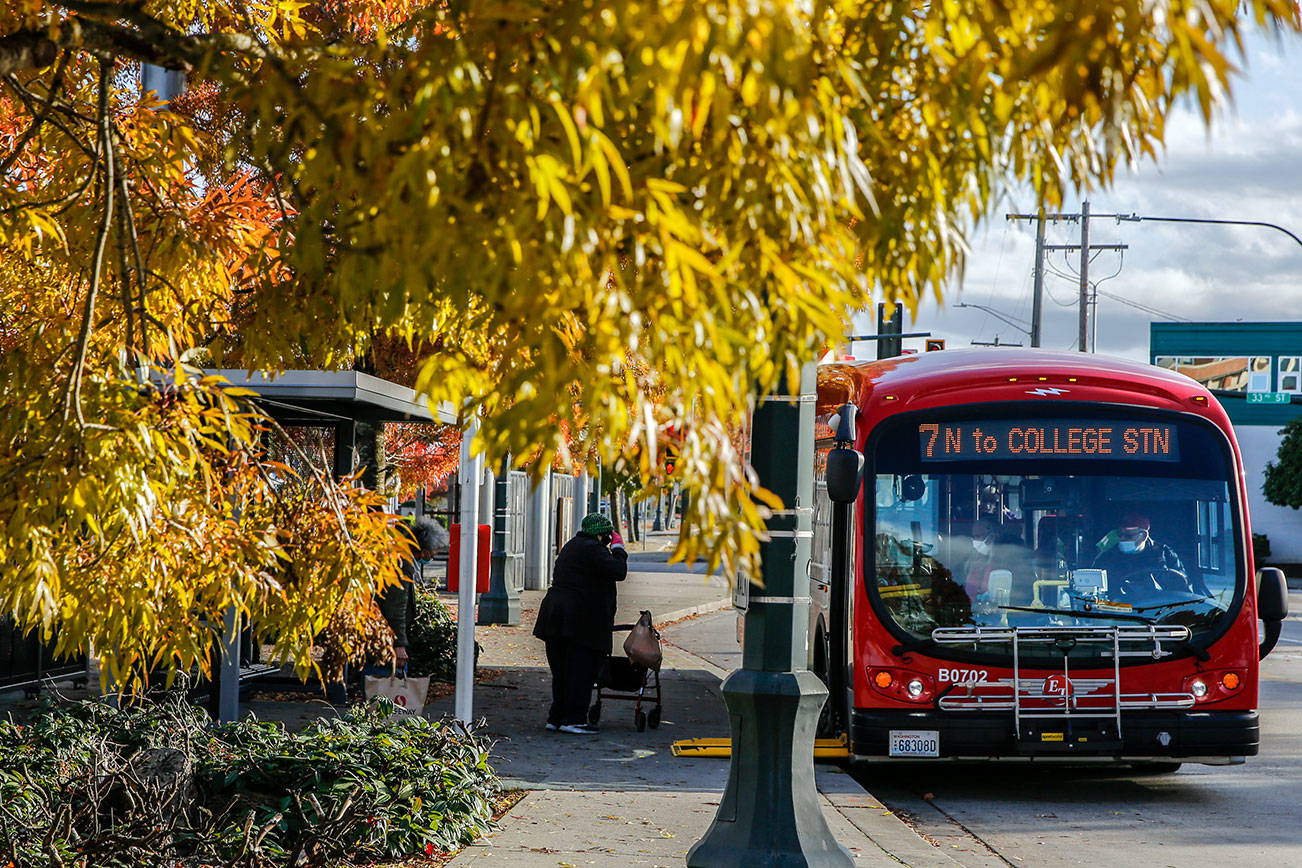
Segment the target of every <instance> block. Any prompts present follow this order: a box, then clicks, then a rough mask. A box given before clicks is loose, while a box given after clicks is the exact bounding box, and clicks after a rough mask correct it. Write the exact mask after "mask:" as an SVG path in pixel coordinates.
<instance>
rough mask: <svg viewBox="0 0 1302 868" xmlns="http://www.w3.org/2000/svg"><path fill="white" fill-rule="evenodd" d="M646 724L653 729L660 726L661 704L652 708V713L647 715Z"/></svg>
mask: <svg viewBox="0 0 1302 868" xmlns="http://www.w3.org/2000/svg"><path fill="white" fill-rule="evenodd" d="M646 725H647V726H649V727H651V728H652V729H659V728H660V706H658V705H657V706H656V707H655V708H653V709H651V713H650V714H649V715H647V719H646Z"/></svg>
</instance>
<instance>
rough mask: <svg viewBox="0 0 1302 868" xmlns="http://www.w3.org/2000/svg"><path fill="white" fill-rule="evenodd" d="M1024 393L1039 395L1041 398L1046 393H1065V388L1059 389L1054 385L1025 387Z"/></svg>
mask: <svg viewBox="0 0 1302 868" xmlns="http://www.w3.org/2000/svg"><path fill="white" fill-rule="evenodd" d="M1026 394H1028V395H1039V396H1040V397H1041V398H1043V397H1045V396H1046V395H1065V394H1067V390H1066V389H1059V388H1056V387H1054V386H1042V387H1041V388H1039V389H1027V390H1026Z"/></svg>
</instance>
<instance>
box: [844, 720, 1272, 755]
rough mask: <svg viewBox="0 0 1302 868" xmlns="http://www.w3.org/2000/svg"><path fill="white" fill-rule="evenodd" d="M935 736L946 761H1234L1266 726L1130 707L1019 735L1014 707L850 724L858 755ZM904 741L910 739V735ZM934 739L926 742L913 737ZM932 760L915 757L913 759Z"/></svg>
mask: <svg viewBox="0 0 1302 868" xmlns="http://www.w3.org/2000/svg"><path fill="white" fill-rule="evenodd" d="M892 732H896V733H897V734H898V733H935V734H936V735H937V736H938V744H939V749H938V751H937V755H938V756H939V757H940V758H947V759H957V758H973V759H977V758H981V759H984V758H991V757H1001V758H1010V757H1021V758H1030V757H1037V758H1038V757H1043V758H1046V759H1049V758H1054V759H1061V760H1071V759H1102V758H1113V759H1174V760H1192V761H1209V762H1216V761H1218V760H1219V761H1222V762H1223V761H1226V760H1229V761H1231V762H1233V761H1234V760H1236V759H1238V758H1242V757H1248V756H1256V755H1257V749H1258V746H1259V745H1260V742H1261V729H1260V723H1259V719H1258V715H1257V712H1256V711H1212V712H1175V711H1151V712H1126V713H1123V714H1122V716H1121V732H1120V733H1119V734H1118V733H1117V732H1116V720H1115V718H1087V717H1073V718H1071V719H1067V718H1062V717H1055V718H1036V719H1031V720H1028V719H1023V721H1022V731H1021V733H1020V735H1019V733H1018V732H1017V728H1016V727H1015V725H1014V722H1013V716H1012V714H1010V713H1008V712H962V713H954V712H939V711H934V710H933V711H905V710H900V711H888V710H881V709H863V708H856V709H854V711H853V713H852V715H851V723H850V743H851V752H852V754H853V755H854V756H855V757H859V758H874V757H882V758H885V757H890V758H892V759H894V758H897V757H893V756H892V755H891V750H890V746H891V743H892V738H891V733H892ZM896 741H897V742H898V743H901V744H907V743H908V742H907V741H904V740H902V739H897V740H896ZM912 742H913V743H915V744H928V743H929V742H928V741H927V740H926V739H922V740H917V739H913V740H912ZM898 758H902V759H903V758H919V759H925V758H928V757H923V756H919V755H918V754H913V755H911V756H909V757H904V756H900V757H898Z"/></svg>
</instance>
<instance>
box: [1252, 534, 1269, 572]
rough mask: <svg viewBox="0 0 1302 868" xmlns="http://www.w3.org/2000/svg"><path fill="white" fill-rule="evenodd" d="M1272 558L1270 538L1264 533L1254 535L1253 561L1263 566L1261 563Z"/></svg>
mask: <svg viewBox="0 0 1302 868" xmlns="http://www.w3.org/2000/svg"><path fill="white" fill-rule="evenodd" d="M1268 557H1270V537H1268V536H1266V535H1265V534H1264V533H1254V534H1253V535H1252V559H1253V560H1254V561H1256V562H1257V566H1261V562H1262V561H1264V560H1265V559H1266V558H1268Z"/></svg>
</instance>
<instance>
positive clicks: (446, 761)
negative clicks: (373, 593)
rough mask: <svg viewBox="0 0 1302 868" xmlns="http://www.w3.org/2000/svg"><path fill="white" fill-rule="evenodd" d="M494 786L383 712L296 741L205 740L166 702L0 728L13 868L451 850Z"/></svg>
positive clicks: (452, 741) (437, 737)
mask: <svg viewBox="0 0 1302 868" xmlns="http://www.w3.org/2000/svg"><path fill="white" fill-rule="evenodd" d="M497 789H498V784H497V780H496V778H495V777H494V775H493V773H492V770H491V769H490V768H489V767H488V750H487V745H485V744H484V743H483V741H482V740H480V739H479V738H478V737H477V736H475V735H474V734H473V733H471V732H468V731H466V730H465V729H464V728H463V727H461V726H460V725H459V724H455V723H453V724H443V723H434V722H431V721H429V720H426V719H425V718H423V717H417V716H408V715H403V714H400V713H398V712H396V710H395V709H394V707H393V705H392V704H390V703H387V702H381V703H368V704H366V705H364V706H361V707H359V708H356V709H353V710H350V711H349V712H347V713H346V714H344V715H343V716H341V717H337V718H324V719H321V720H319V721H317V722H315V723H313V724H311V725H309V726H308V727H307V728H306V729H304V730H302V731H301V732H298V733H290V732H287V731H286V730H285V728H284V727H283V726H282V725H280V724H278V723H266V722H261V721H255V720H245V721H241V722H239V723H235V724H230V725H227V726H222V727H216V728H212V727H210V726H209V721H208V719H207V716H206V715H205V714H204V713H203V712H202V711H199V710H197V709H194V708H192V707H191V706H189V705H187V704H186V703H184V702H182V701H180V700H177V699H167V700H164V701H162V702H159V703H155V704H151V705H146V706H144V707H140V708H132V709H129V710H125V711H117V710H114V709H112V708H110V707H109V706H107V705H103V704H99V703H90V702H81V703H59V704H54V703H47V704H46V705H45V706H44V707H43V708H42V709H41V711H40V713H39V714H38V715H37V717H36V719H35V721H34V722H33V723H31V724H28V725H19V724H15V723H13V722H12V721H10V722H0V854H3V855H4V856H5V857H7V858H9V859H12V860H13V861H14V862H15V863H17V864H20V865H34V866H46V865H59V864H65V865H77V864H79V865H86V866H96V868H98V866H114V868H116V866H127V865H133V866H136V865H155V864H172V863H174V862H178V863H180V864H195V865H201V864H202V865H211V864H223V865H248V866H271V865H284V866H291V865H300V864H309V865H325V864H338V863H339V862H340V861H342V860H344V859H358V860H364V859H382V858H396V857H402V856H407V855H411V854H413V853H422V852H435V851H446V850H451V849H455V848H456V847H458V846H460V845H461V844H465V843H468V842H469V841H471V840H473V839H474V838H475V837H477V836H478V835H480V834H482V833H483V832H484V831H486V830H487V828H488V824H489V822H490V820H491V817H492V800H493V798H494V796H495V795H496V792H497Z"/></svg>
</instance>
